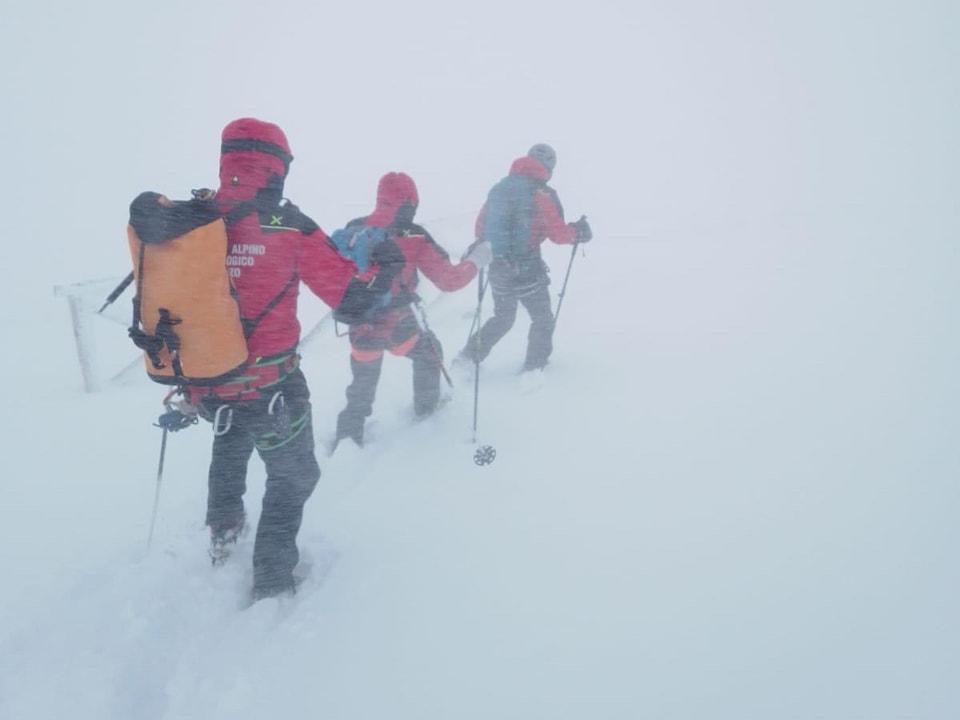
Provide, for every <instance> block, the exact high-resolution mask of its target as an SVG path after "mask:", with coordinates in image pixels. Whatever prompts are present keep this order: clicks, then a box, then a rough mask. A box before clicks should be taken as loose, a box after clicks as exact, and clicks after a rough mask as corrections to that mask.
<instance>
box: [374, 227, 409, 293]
mask: <svg viewBox="0 0 960 720" xmlns="http://www.w3.org/2000/svg"><path fill="white" fill-rule="evenodd" d="M406 262H407V258H406V256H405V255H404V254H403V250H401V249H400V246H399V245H397V243H396V241H394V239H393V238H392V237H390V236H389V235H388V236H387V237H386V238H385V239H384V240H383V241H382V242H380V243H378V244H377V245H376V247H374V248H373V252H372V253H370V264H371V265H376V266H377V275H376V277H374V278H373V280H372V281H371V283H370V289H371V290H373V291H374V292H376V293H385V292H389V291H390V286H391V285H393V281H394V280H395V279H396V278H397V276H398V275H399V274H400V271H401V270H403V266H404V264H405V263H406Z"/></svg>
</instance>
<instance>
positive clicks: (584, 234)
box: [571, 215, 593, 243]
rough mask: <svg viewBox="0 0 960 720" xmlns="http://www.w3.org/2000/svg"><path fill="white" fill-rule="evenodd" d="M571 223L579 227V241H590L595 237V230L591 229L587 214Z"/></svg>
mask: <svg viewBox="0 0 960 720" xmlns="http://www.w3.org/2000/svg"><path fill="white" fill-rule="evenodd" d="M571 224H572V225H573V226H574V227H575V228H576V229H577V242H578V243H588V242H590V241H591V240H592V239H593V230H591V229H590V223H588V222H587V216H586V215H581V216H580V219H579V220H577V221H576V222H575V223H571Z"/></svg>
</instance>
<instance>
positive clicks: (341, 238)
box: [330, 222, 393, 321]
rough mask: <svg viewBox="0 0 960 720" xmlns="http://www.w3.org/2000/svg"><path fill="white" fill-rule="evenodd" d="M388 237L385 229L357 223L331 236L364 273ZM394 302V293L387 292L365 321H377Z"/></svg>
mask: <svg viewBox="0 0 960 720" xmlns="http://www.w3.org/2000/svg"><path fill="white" fill-rule="evenodd" d="M387 237H388V232H387V230H385V229H384V228H381V227H375V226H373V225H364V224H363V223H362V222H356V223H349V224H348V225H347V226H346V227H344V228H340V229H339V230H335V231H334V233H333V234H332V235H331V236H330V240H331V242H333V244H334V245H335V246H336V247H337V250H338V251H339V252H340V254H341V255H343V256H344V257H345V258H347V259H348V260H353V262H354V264H356V266H357V270H358V271H359V272H360V273H364V272H366V271H367V268H369V267H370V265H372V264H373V263H371V262H370V258H371V256H372V255H373V250H374V248H375V247H376V246H377V245H379V244H380V243H382V242H383V241H384V240H386V239H387ZM392 300H393V292H392V291H387V292H385V293H384V294H383V296H382V297H381V298H380V299H379V300H378V301H377V302H376V303H375V304H374V305H373V307H371V308H370V309H369V310H368V311H367V312H366V313H365V314H364V319H365V320H368V321H372V320H375V319H376V317H377V315H378V314H379V313H381V312H382V311H383V310H386V309H387V308H389V306H390V303H391V301H392Z"/></svg>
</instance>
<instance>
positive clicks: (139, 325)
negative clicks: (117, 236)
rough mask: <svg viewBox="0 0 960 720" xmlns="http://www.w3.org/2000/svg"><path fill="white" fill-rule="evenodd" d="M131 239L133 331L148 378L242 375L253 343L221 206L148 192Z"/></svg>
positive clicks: (205, 380)
mask: <svg viewBox="0 0 960 720" xmlns="http://www.w3.org/2000/svg"><path fill="white" fill-rule="evenodd" d="M127 239H128V242H129V246H130V256H131V258H132V260H133V272H134V280H135V283H136V288H137V290H136V297H135V298H134V317H133V325H132V326H131V328H130V336H131V338H132V339H133V341H134V343H136V344H137V346H138V347H140V348H141V349H142V350H143V351H144V363H145V364H146V370H147V375H149V376H150V378H151V379H153V380H155V381H156V382H159V383H164V384H167V385H195V386H212V385H218V384H220V383H222V382H224V381H226V380H229V379H230V378H231V377H233V376H235V375H237V374H238V373H239V372H241V371H242V370H243V368H244V366H245V364H246V361H247V344H246V339H245V338H244V332H243V324H242V322H241V320H240V307H239V305H238V304H237V300H236V297H235V293H234V290H233V285H232V283H231V282H230V276H229V272H228V270H227V266H226V256H227V231H226V224H225V222H224V220H223V218H222V217H221V215H220V212H219V210H218V208H217V206H216V204H215V203H214V202H213V201H212V200H197V199H195V200H190V201H186V202H171V201H170V200H167V198H166V197H164V196H162V195H159V194H157V193H142V194H141V195H139V196H138V197H137V198H136V199H135V200H134V201H133V203H131V206H130V224H129V225H128V226H127Z"/></svg>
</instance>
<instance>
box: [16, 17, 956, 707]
mask: <svg viewBox="0 0 960 720" xmlns="http://www.w3.org/2000/svg"><path fill="white" fill-rule="evenodd" d="M141 5H142V4H140V3H120V2H116V3H110V2H99V3H96V2H95V3H85V4H80V3H67V2H62V1H60V2H42V1H40V2H34V3H29V4H27V3H18V4H14V5H11V6H10V7H9V8H7V9H6V11H5V13H4V21H3V23H2V27H0V67H2V68H3V70H2V73H3V74H2V75H0V83H2V85H0V93H2V96H3V98H4V111H3V113H2V117H0V137H3V139H4V148H3V151H2V153H3V158H4V160H5V162H4V167H5V169H6V171H5V173H4V177H3V179H2V180H0V190H2V196H3V198H4V218H5V222H6V228H5V229H6V233H5V234H6V236H7V237H6V240H5V243H4V250H3V253H4V258H3V262H2V263H0V300H2V307H3V308H4V310H3V313H2V314H0V338H2V343H3V345H2V346H3V349H4V352H3V353H0V370H2V371H3V375H2V376H3V377H4V379H5V380H6V387H5V390H4V395H5V399H6V403H5V408H4V413H3V420H2V423H3V425H2V427H3V432H2V435H0V436H2V438H3V448H4V450H5V453H4V454H5V457H6V462H5V464H4V472H3V474H2V476H0V508H2V521H0V577H2V582H3V584H2V593H0V718H3V719H4V720H8V719H9V720H62V719H63V718H70V719H71V720H161V719H163V720H190V719H192V718H198V719H199V718H202V719H203V720H215V719H217V718H224V719H227V718H229V719H230V720H242V719H243V720H245V719H256V720H259V719H261V718H264V719H266V718H283V717H295V718H305V717H310V718H338V719H345V720H353V719H359V718H364V719H365V718H370V719H374V718H376V719H379V718H388V717H389V718H403V719H410V720H426V719H434V718H436V719H438V720H440V719H442V720H450V719H457V720H460V719H463V720H471V719H473V718H477V719H478V720H479V719H481V718H482V719H484V720H488V719H491V718H517V719H523V720H532V719H538V718H550V719H551V720H558V719H560V718H571V719H574V718H576V719H580V718H591V719H603V720H608V719H609V720H613V719H620V718H623V719H630V720H633V719H636V718H657V719H661V718H670V719H684V720H685V719H687V718H690V719H693V718H697V719H699V718H704V719H707V718H709V719H711V720H714V719H717V718H730V719H731V720H733V719H735V720H747V719H750V720H754V719H756V720H771V719H773V718H776V719H777V720H788V719H794V718H795V719H796V720H832V719H836V720H853V719H861V718H862V719H864V720H887V719H889V720H894V719H907V720H944V719H947V718H955V717H960V683H958V682H957V678H958V675H960V615H958V610H957V609H958V607H960V570H958V568H960V564H958V562H957V551H958V549H960V542H958V540H960V528H958V522H957V508H958V503H960V489H958V482H957V481H958V478H960V442H958V439H957V433H958V428H960V402H958V400H960V383H958V379H957V369H958V367H960V340H958V323H957V320H958V317H957V309H958V307H960V302H958V301H960V283H958V277H960V272H958V270H960V250H958V244H957V239H958V237H960V232H958V231H960V213H958V211H957V198H958V196H960V162H958V161H960V152H958V150H960V134H958V133H957V131H956V128H957V126H958V120H960V95H958V93H957V83H956V80H957V75H956V73H957V68H958V67H960V57H958V55H960V51H958V46H957V43H956V38H957V33H958V30H960V28H958V12H960V11H958V6H957V5H956V3H948V2H934V1H932V0H930V1H928V2H922V1H921V2H914V3H910V4H909V5H908V4H905V3H894V2H876V3H870V4H869V5H866V4H861V3H856V2H852V1H848V2H844V1H837V0H832V1H831V2H826V1H824V2H817V1H814V2H809V1H808V2H803V3H777V4H767V3H752V2H729V3H708V2H698V1H694V0H687V1H681V2H677V3H671V4H670V5H669V7H667V6H666V5H665V4H663V5H662V4H648V3H638V2H614V1H612V0H607V1H604V0H598V1H597V2H591V3H589V4H583V3H568V4H564V3H540V2H530V1H523V0H514V1H513V2H510V3H503V2H499V1H498V0H494V1H492V2H490V3H483V4H480V5H477V6H475V7H472V8H461V7H460V6H455V5H451V4H449V3H439V2H434V3H431V2H422V1H421V2H417V1H415V0H414V1H412V2H409V3H401V4H397V3H356V4H347V3H341V4H338V5H336V6H329V5H328V4H322V3H307V2H300V3H294V2H284V1H282V0H280V1H278V2H274V3H272V4H271V5H270V6H269V7H270V8H271V9H270V12H266V11H265V7H266V6H264V5H263V4H261V3H256V4H254V3H250V2H231V3H198V2H190V3H187V2H168V3H152V4H150V6H149V7H141ZM359 31H362V32H363V39H364V40H365V42H366V44H367V45H368V46H369V47H370V48H372V50H371V51H370V53H369V55H364V56H362V57H358V56H357V54H356V46H357V33H358V32H359ZM241 115H255V116H259V117H263V118H264V119H269V120H273V121H275V122H278V123H279V124H281V125H282V126H283V127H284V128H285V129H286V130H287V133H288V136H289V137H290V141H291V144H292V146H293V152H294V155H295V156H296V160H295V162H294V164H293V167H292V172H291V177H290V180H289V182H288V184H287V191H288V192H287V194H288V195H289V196H290V197H291V198H293V199H294V200H295V201H296V202H297V203H299V204H300V205H301V206H302V207H303V208H304V210H305V211H306V212H308V213H310V214H311V215H313V216H314V218H315V219H316V220H317V221H318V222H319V223H320V224H321V225H322V226H323V227H325V228H327V229H333V228H334V227H336V226H337V225H339V224H342V223H343V222H344V221H345V220H346V219H349V218H350V217H353V216H355V215H357V214H360V213H363V212H367V211H369V210H370V208H371V207H372V202H373V193H374V188H375V184H376V180H377V178H378V177H379V176H380V175H381V174H382V173H383V172H386V171H388V170H405V171H407V172H409V173H411V174H412V175H413V177H414V178H415V179H416V180H417V182H418V184H419V186H420V194H421V198H422V203H421V210H420V218H421V219H422V220H423V221H424V222H425V223H426V224H427V226H428V227H431V228H434V229H435V230H436V231H437V238H438V240H439V241H440V242H441V244H443V245H444V246H445V247H447V248H448V249H449V250H450V251H451V252H452V253H453V254H458V253H459V252H460V251H461V250H462V249H463V248H464V247H465V246H466V244H467V243H468V242H469V241H470V239H471V238H470V234H471V226H472V221H473V217H474V214H475V212H476V210H477V209H478V207H479V205H480V203H481V202H482V200H483V197H484V195H485V193H486V190H487V189H488V187H489V186H490V184H492V183H493V182H494V181H496V180H497V179H498V178H499V177H500V176H501V175H502V174H503V173H504V172H505V171H506V169H507V167H508V166H509V163H510V161H511V160H512V159H513V158H514V157H516V156H517V155H520V154H522V153H523V152H524V151H525V150H526V148H527V147H529V146H530V145H531V144H533V143H534V142H550V143H552V144H553V145H554V146H555V147H556V149H557V151H558V155H559V163H558V166H557V171H556V175H555V178H554V183H553V184H554V186H555V187H556V188H557V190H558V192H559V193H560V195H561V197H562V198H563V200H564V203H565V206H566V210H567V213H568V216H570V217H571V218H575V217H578V216H579V215H580V214H581V213H587V214H588V215H589V216H590V219H591V222H592V224H593V227H594V231H595V236H596V240H595V242H594V243H592V244H591V245H589V246H587V247H586V249H585V253H584V255H583V256H582V257H580V256H578V257H577V259H576V261H575V264H574V267H573V271H572V274H571V280H570V286H569V292H568V295H567V297H566V299H565V302H564V306H563V312H562V315H561V318H560V322H559V326H558V329H557V334H556V346H557V349H556V353H555V355H554V358H553V362H552V363H551V365H550V367H549V368H548V370H547V372H546V373H545V374H544V375H543V376H542V378H540V379H539V380H540V381H539V382H530V381H529V380H528V379H524V378H520V377H518V376H516V375H515V370H516V369H517V367H518V366H519V364H520V361H521V358H522V352H523V342H524V335H525V331H526V320H525V317H524V316H523V315H522V314H521V318H520V320H518V326H517V327H516V328H515V329H514V331H513V333H511V335H509V336H508V337H507V338H506V339H505V340H504V341H503V342H502V343H501V345H499V346H498V347H497V348H496V350H495V352H494V354H493V355H492V356H491V357H490V359H489V362H488V364H487V365H485V366H484V368H483V376H482V385H481V393H480V406H479V430H480V438H479V441H480V442H485V443H491V444H493V445H495V446H496V448H497V451H498V458H497V460H496V462H495V463H494V464H492V465H490V466H488V467H485V468H479V467H476V466H475V465H473V463H472V462H471V456H472V453H473V450H474V448H475V447H476V444H475V443H474V442H473V441H472V413H473V392H472V385H471V382H470V379H469V378H464V377H459V376H458V377H457V385H456V387H455V389H454V391H453V393H452V398H451V402H450V403H448V404H447V405H446V406H445V408H444V409H443V410H442V411H441V412H440V413H439V414H438V415H437V416H436V417H434V418H432V419H430V420H428V421H425V422H422V423H419V424H410V423H409V414H410V404H411V398H410V373H409V366H408V364H407V363H406V362H405V361H404V360H401V359H395V358H390V357H388V358H387V360H386V362H385V371H384V377H383V379H382V383H381V390H380V394H379V397H378V401H377V404H376V407H375V416H374V419H373V423H374V424H373V425H372V427H371V434H372V435H374V436H375V437H374V441H373V442H372V443H371V444H370V446H369V447H367V448H365V449H364V450H363V451H358V450H354V449H352V448H349V447H344V448H341V450H338V452H337V453H336V454H335V455H334V456H333V457H332V458H325V457H322V458H321V466H322V469H323V477H322V478H321V481H320V485H319V487H318V488H317V491H316V493H315V495H314V496H313V498H312V499H311V500H310V502H309V503H308V505H307V508H306V517H305V521H304V526H303V530H302V532H301V535H300V544H301V547H302V550H303V554H304V558H305V560H306V561H307V562H308V563H309V565H310V572H309V575H308V577H307V580H306V581H305V584H304V585H303V587H302V589H301V592H300V593H299V594H298V595H297V596H296V597H295V598H293V599H292V600H270V601H263V602H261V603H258V604H256V605H254V606H253V607H251V608H248V609H241V607H240V605H241V601H242V598H243V596H244V594H245V592H246V588H247V586H248V584H249V576H248V572H249V570H248V566H249V557H250V552H251V544H252V537H251V538H249V539H248V540H246V541H245V542H244V543H243V544H242V545H241V547H240V549H239V552H238V556H237V557H235V558H234V559H233V560H231V562H230V563H229V564H228V565H227V566H226V567H223V568H221V569H218V570H213V569H211V567H210V565H209V562H208V559H207V557H206V532H205V529H204V528H203V509H204V502H205V483H206V466H207V462H208V459H209V446H210V431H209V427H208V426H200V427H197V428H191V429H189V430H187V431H184V432H181V433H179V434H177V435H173V436H171V438H170V441H169V444H168V450H167V456H166V466H165V471H164V475H163V484H162V487H161V495H160V506H159V513H158V520H157V528H156V533H155V536H154V539H153V544H152V547H151V548H150V550H149V552H147V550H146V538H147V532H148V529H149V525H150V516H151V509H152V503H153V496H154V489H155V480H156V470H157V460H158V452H159V442H160V431H159V430H157V429H156V428H155V427H153V426H152V422H153V421H154V420H155V419H156V416H157V415H158V414H159V411H160V409H161V408H160V405H159V403H160V399H161V398H162V396H163V389H162V388H161V387H160V386H157V385H155V384H152V383H150V382H149V381H148V380H147V379H146V377H145V376H144V375H139V374H138V375H135V376H134V377H133V378H132V379H129V380H128V381H127V382H123V383H113V384H110V385H109V386H108V387H107V388H106V389H104V390H103V391H102V392H99V393H94V394H85V393H84V392H83V391H82V387H81V383H80V374H79V370H78V366H77V363H76V358H75V352H74V347H73V338H72V335H71V326H70V318H69V313H68V311H67V307H66V303H65V301H64V300H63V298H61V297H54V296H53V293H52V292H51V288H52V286H53V285H62V284H66V283H71V282H76V281H79V280H84V279H88V278H108V279H109V278H119V277H120V276H122V275H123V274H124V273H125V272H126V271H127V270H128V268H129V263H130V260H129V257H128V254H127V249H126V243H125V238H124V230H123V228H124V225H125V221H126V213H127V205H128V203H129V200H130V199H132V198H133V197H134V196H135V195H136V194H137V193H138V192H140V191H141V190H144V189H147V188H150V189H156V190H159V191H163V192H166V193H168V194H170V195H171V196H177V197H185V196H186V193H187V191H188V190H189V188H191V187H196V186H198V185H204V184H207V185H209V184H212V183H214V182H215V179H216V168H217V149H218V140H219V131H220V129H221V128H222V127H223V125H224V124H225V123H226V122H228V121H229V120H231V119H233V118H234V117H237V116H241ZM547 257H548V260H549V262H550V264H551V266H552V268H553V278H554V286H553V289H554V291H556V290H557V289H558V287H559V285H560V282H561V280H562V277H563V271H564V270H565V268H566V264H567V262H568V260H569V251H568V250H564V249H562V248H558V247H555V246H553V247H548V248H547ZM99 299H100V297H96V298H93V299H92V300H93V301H96V300H99ZM128 303H129V296H126V295H125V296H124V297H123V298H121V300H120V301H118V303H117V305H116V306H115V307H114V308H112V309H111V313H115V316H116V317H120V318H122V317H123V316H124V315H125V313H126V311H127V310H128V309H129V304H128ZM474 304H475V286H471V287H470V288H468V289H465V290H463V291H462V292H460V293H456V294H452V295H448V296H445V297H443V299H441V300H437V301H436V302H435V303H433V304H432V305H431V306H430V310H429V311H430V321H431V325H432V326H433V327H434V329H435V330H437V332H438V334H439V336H440V338H441V339H442V341H443V343H444V345H445V347H446V350H447V352H448V354H450V355H452V354H453V353H454V352H456V350H457V349H458V348H459V346H460V345H461V344H462V342H463V339H464V337H465V335H466V331H467V328H468V326H469V322H470V319H469V313H470V310H471V308H472V307H473V306H474ZM487 311H488V312H489V305H488V306H487ZM303 312H304V317H305V323H304V324H305V327H309V326H310V325H311V324H312V321H313V320H315V319H316V318H317V317H319V316H320V315H321V314H322V308H320V307H319V306H318V305H317V304H316V303H311V302H310V299H309V298H308V297H304V298H303ZM97 321H98V328H99V329H98V333H100V335H101V336H102V341H103V344H102V345H101V347H100V348H99V350H101V351H103V352H102V355H103V356H105V357H106V358H107V359H108V360H109V361H110V362H111V363H112V364H113V365H114V366H115V367H116V368H118V369H119V368H122V367H123V366H125V365H126V364H128V363H129V361H130V360H131V359H133V358H134V357H135V353H133V352H131V348H130V346H129V345H128V344H127V341H126V338H125V337H124V331H123V328H122V326H121V325H119V324H116V323H112V322H109V321H107V320H102V319H97ZM304 369H305V371H306V374H307V376H308V379H309V381H310V384H311V388H312V390H313V394H314V420H315V425H316V435H317V441H318V443H322V442H324V441H326V440H327V439H328V438H329V435H330V433H331V432H332V429H333V425H334V421H335V416H336V413H337V411H338V410H339V409H340V407H341V405H342V402H343V395H342V393H343V388H344V387H345V386H346V383H347V382H348V374H349V369H348V360H347V345H346V341H345V340H344V339H342V338H341V339H338V338H335V337H334V336H333V334H332V331H330V330H329V329H328V330H326V331H324V332H323V333H321V334H320V335H319V336H318V337H317V338H316V339H315V340H313V341H312V342H311V343H310V344H309V345H308V346H307V347H305V349H304ZM262 482H263V475H262V469H261V467H260V465H259V464H258V463H257V462H256V461H254V462H253V463H252V464H251V487H250V489H249V492H248V496H247V498H248V510H249V511H250V512H251V514H252V515H256V513H257V511H258V507H259V497H260V494H261V493H262Z"/></svg>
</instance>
